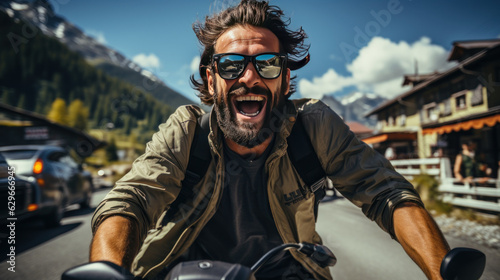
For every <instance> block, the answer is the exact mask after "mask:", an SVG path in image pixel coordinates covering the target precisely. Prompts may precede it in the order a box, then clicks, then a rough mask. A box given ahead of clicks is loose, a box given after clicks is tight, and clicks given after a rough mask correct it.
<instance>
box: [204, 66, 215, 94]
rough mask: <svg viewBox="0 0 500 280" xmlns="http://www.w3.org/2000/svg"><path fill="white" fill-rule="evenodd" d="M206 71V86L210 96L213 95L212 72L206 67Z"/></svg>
mask: <svg viewBox="0 0 500 280" xmlns="http://www.w3.org/2000/svg"><path fill="white" fill-rule="evenodd" d="M205 71H206V75H207V84H208V92H209V93H210V95H212V96H213V95H214V92H215V91H214V81H215V79H214V77H213V76H212V71H211V68H210V67H207V69H206V70H205Z"/></svg>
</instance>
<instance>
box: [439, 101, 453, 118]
mask: <svg viewBox="0 0 500 280" xmlns="http://www.w3.org/2000/svg"><path fill="white" fill-rule="evenodd" d="M441 115H442V116H443V117H446V116H449V115H451V100H450V99H446V100H445V101H444V102H443V112H441Z"/></svg>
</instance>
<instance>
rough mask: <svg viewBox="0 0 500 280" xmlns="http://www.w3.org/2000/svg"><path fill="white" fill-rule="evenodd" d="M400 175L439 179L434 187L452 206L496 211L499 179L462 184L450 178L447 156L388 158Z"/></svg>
mask: <svg viewBox="0 0 500 280" xmlns="http://www.w3.org/2000/svg"><path fill="white" fill-rule="evenodd" d="M391 163H392V165H393V166H394V168H395V169H396V171H398V172H399V173H400V174H402V175H403V176H405V177H406V178H408V179H409V180H411V179H412V178H413V176H415V175H419V174H428V175H431V176H435V177H436V178H437V179H439V181H440V185H439V188H438V190H439V191H440V192H441V193H442V200H443V201H444V202H448V203H450V204H452V205H455V206H461V207H467V208H473V209H480V210H487V211H492V212H496V213H500V180H499V179H488V180H486V181H482V180H480V179H474V181H473V182H472V183H462V182H459V181H457V180H456V179H455V178H453V176H452V173H451V165H450V160H449V159H448V158H422V159H403V160H391Z"/></svg>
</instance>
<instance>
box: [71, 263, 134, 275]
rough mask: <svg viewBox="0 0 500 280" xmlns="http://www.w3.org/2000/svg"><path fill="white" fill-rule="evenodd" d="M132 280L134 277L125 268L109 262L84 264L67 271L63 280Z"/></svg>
mask: <svg viewBox="0 0 500 280" xmlns="http://www.w3.org/2000/svg"><path fill="white" fill-rule="evenodd" d="M90 279H94V280H105V279H115V280H132V279H134V275H132V273H130V272H129V271H128V270H127V269H125V268H124V267H121V266H119V265H117V264H114V263H112V262H108V261H98V262H91V263H86V264H82V265H79V266H75V267H73V268H70V269H68V270H66V271H65V272H64V273H63V275H62V276H61V280H90Z"/></svg>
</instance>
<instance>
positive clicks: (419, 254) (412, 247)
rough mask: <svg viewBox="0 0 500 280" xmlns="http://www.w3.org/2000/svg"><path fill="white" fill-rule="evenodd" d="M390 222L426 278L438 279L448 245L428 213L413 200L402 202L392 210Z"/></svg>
mask: <svg viewBox="0 0 500 280" xmlns="http://www.w3.org/2000/svg"><path fill="white" fill-rule="evenodd" d="M393 222H394V232H395V234H396V237H397V239H398V241H399V243H400V244H401V246H403V248H404V250H405V251H406V253H407V254H408V255H409V256H410V257H411V258H412V259H413V261H415V263H417V265H418V266H419V267H420V268H421V269H422V271H423V272H424V273H425V275H426V276H427V278H428V279H441V276H440V272H439V270H440V267H441V261H442V260H443V258H444V256H445V255H446V253H447V252H448V251H449V250H450V247H449V245H448V243H447V242H446V240H445V238H444V236H443V234H442V232H441V230H440V229H439V227H438V226H437V224H436V222H435V221H434V219H433V218H432V217H431V216H430V215H429V213H428V212H427V211H426V210H425V209H424V208H422V207H420V206H418V205H416V204H414V203H402V204H401V205H399V206H398V207H397V208H396V209H395V210H394V214H393Z"/></svg>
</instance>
